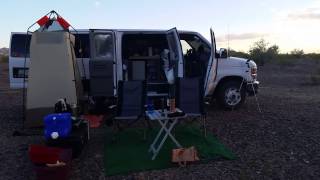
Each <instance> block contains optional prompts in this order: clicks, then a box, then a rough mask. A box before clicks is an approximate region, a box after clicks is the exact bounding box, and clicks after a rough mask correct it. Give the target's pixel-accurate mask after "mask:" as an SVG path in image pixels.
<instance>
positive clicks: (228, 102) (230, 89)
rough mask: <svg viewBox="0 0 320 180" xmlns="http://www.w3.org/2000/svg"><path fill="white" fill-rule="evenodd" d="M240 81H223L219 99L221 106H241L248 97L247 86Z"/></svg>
mask: <svg viewBox="0 0 320 180" xmlns="http://www.w3.org/2000/svg"><path fill="white" fill-rule="evenodd" d="M240 86H241V82H239V81H227V82H225V83H223V84H222V85H221V86H220V88H219V90H218V94H217V95H218V96H217V100H218V103H219V105H220V106H221V107H223V108H226V109H236V108H238V107H240V106H241V105H242V104H243V103H244V101H245V99H246V90H245V86H244V85H242V87H241V89H240Z"/></svg>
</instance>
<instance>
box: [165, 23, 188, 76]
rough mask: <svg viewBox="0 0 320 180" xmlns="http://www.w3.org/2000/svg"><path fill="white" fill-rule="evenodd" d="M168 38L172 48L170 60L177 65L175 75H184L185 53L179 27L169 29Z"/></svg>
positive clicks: (170, 48)
mask: <svg viewBox="0 0 320 180" xmlns="http://www.w3.org/2000/svg"><path fill="white" fill-rule="evenodd" d="M167 40H168V45H169V50H170V61H171V62H174V65H175V68H174V71H175V76H178V77H183V74H184V73H183V54H182V47H181V44H180V38H179V34H178V31H177V28H172V29H170V30H168V31H167Z"/></svg>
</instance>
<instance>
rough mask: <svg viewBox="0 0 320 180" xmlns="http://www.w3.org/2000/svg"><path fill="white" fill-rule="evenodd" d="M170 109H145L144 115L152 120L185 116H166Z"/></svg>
mask: <svg viewBox="0 0 320 180" xmlns="http://www.w3.org/2000/svg"><path fill="white" fill-rule="evenodd" d="M176 110H177V111H181V110H180V109H178V108H176ZM169 113H170V111H168V110H166V109H164V110H152V111H146V115H147V116H148V118H149V119H150V120H152V121H154V120H168V119H175V118H183V117H185V116H176V117H168V114H169Z"/></svg>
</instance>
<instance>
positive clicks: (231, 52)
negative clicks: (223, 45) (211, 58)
mask: <svg viewBox="0 0 320 180" xmlns="http://www.w3.org/2000/svg"><path fill="white" fill-rule="evenodd" d="M228 55H229V56H233V57H240V58H246V59H248V58H249V57H250V55H249V54H248V53H245V52H241V51H235V50H233V49H229V50H228Z"/></svg>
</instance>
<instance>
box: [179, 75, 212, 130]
mask: <svg viewBox="0 0 320 180" xmlns="http://www.w3.org/2000/svg"><path fill="white" fill-rule="evenodd" d="M176 106H177V107H178V108H179V109H181V110H182V111H183V112H184V113H185V114H186V115H187V117H189V118H194V119H198V118H199V119H200V121H201V123H202V127H203V132H204V135H205V136H206V134H207V132H206V113H205V110H204V88H203V81H202V79H201V78H178V79H177V82H176Z"/></svg>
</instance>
